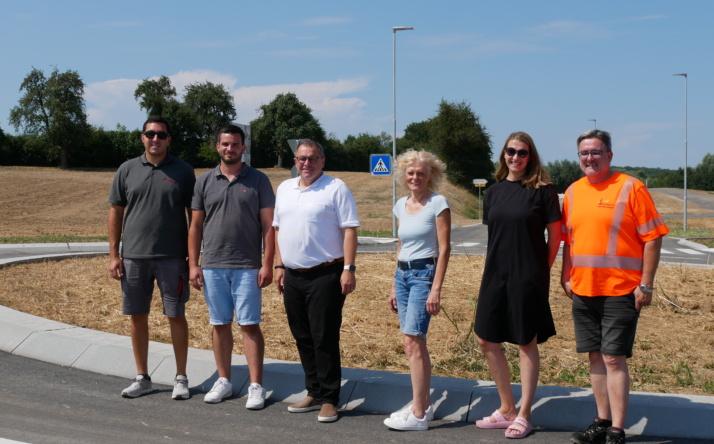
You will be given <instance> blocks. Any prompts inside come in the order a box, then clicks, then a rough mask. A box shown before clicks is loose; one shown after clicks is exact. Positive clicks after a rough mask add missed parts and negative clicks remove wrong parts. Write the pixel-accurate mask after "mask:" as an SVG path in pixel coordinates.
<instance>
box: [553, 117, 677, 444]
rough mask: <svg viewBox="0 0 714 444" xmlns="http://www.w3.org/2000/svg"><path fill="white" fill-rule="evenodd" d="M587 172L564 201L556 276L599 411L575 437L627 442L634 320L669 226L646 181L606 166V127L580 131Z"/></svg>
mask: <svg viewBox="0 0 714 444" xmlns="http://www.w3.org/2000/svg"><path fill="white" fill-rule="evenodd" d="M577 146H578V157H579V159H580V168H581V169H582V171H583V173H585V177H583V178H582V179H580V180H578V181H577V182H575V183H574V184H572V185H571V186H570V187H569V188H568V190H567V191H566V192H565V198H564V200H563V240H564V244H565V245H564V247H563V269H562V274H561V282H562V285H563V289H564V290H565V293H566V294H567V295H568V297H570V298H571V299H572V312H573V322H574V324H575V342H576V348H577V351H578V353H588V358H589V361H590V381H591V384H592V390H593V394H594V396H595V404H596V407H597V416H596V417H595V420H594V421H593V423H592V424H591V425H590V426H589V427H588V428H587V429H586V430H584V431H579V432H575V433H573V435H572V438H571V439H572V441H573V442H576V443H578V444H590V443H607V444H619V443H624V442H625V432H624V428H625V418H626V415H627V405H628V397H629V391H630V377H629V372H628V367H627V358H629V357H631V356H632V349H633V345H634V341H635V331H636V329H637V320H638V318H639V315H640V310H641V309H642V307H646V306H648V305H650V304H651V303H652V293H653V292H654V278H655V273H656V271H657V265H658V264H659V256H660V249H661V247H662V237H663V236H665V235H666V234H667V233H669V229H667V226H666V225H665V224H664V221H663V220H662V218H661V217H660V215H659V212H658V211H657V208H655V205H654V201H653V200H652V196H650V193H649V192H648V191H647V188H646V187H645V185H644V184H643V183H642V182H640V181H639V180H637V179H635V178H634V177H630V176H627V175H625V174H622V173H617V172H615V171H613V170H612V169H611V168H610V162H611V161H612V142H611V139H610V134H609V133H607V132H605V131H600V130H597V129H595V130H591V131H588V132H586V133H585V134H583V135H581V136H580V137H579V138H578V142H577Z"/></svg>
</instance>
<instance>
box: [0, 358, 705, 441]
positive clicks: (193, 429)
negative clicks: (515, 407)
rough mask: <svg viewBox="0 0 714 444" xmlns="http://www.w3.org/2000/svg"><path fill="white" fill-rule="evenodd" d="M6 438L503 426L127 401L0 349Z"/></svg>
mask: <svg viewBox="0 0 714 444" xmlns="http://www.w3.org/2000/svg"><path fill="white" fill-rule="evenodd" d="M0 374H2V375H3V383H2V385H1V386H0V387H1V388H0V394H1V395H2V396H0V412H2V413H0V442H1V441H2V438H6V439H10V440H17V441H21V442H33V443H39V442H43V443H98V442H102V443H127V442H165V443H169V442H170V443H199V442H200V443H213V442H216V443H218V442H220V443H224V442H251V443H277V442H287V443H308V442H309V443H323V442H325V443H327V442H329V443H334V442H345V443H382V442H393V443H430V444H433V443H442V442H444V443H446V442H474V443H505V442H511V443H512V440H509V439H506V438H505V437H504V436H503V431H502V430H480V429H477V428H476V426H474V425H473V424H472V423H464V422H451V421H443V420H442V421H433V422H432V423H431V425H432V427H431V428H430V429H429V430H428V431H426V432H397V431H391V430H389V429H387V428H386V427H385V426H384V425H383V424H382V421H383V419H384V418H385V415H383V414H370V413H365V412H360V411H350V412H345V413H344V414H343V415H342V416H341V418H340V419H339V420H338V421H337V422H335V423H332V424H321V423H318V422H317V418H316V416H317V413H316V412H311V413H305V414H291V413H288V411H287V408H286V404H283V403H280V402H275V403H268V404H267V405H266V408H265V409H263V410H261V411H249V410H246V409H245V408H244V405H245V401H244V400H242V399H240V398H231V399H228V400H227V401H225V402H223V403H221V404H215V405H213V404H206V403H204V402H203V396H202V394H200V393H197V392H196V391H195V390H194V391H193V393H192V395H193V398H191V399H189V400H187V401H173V400H171V399H170V395H171V391H170V388H169V387H159V388H160V390H159V391H158V392H156V393H154V394H151V395H147V396H144V397H141V398H138V399H124V398H122V397H121V396H120V394H119V393H120V392H121V390H122V389H123V388H124V386H126V385H127V380H125V379H122V378H117V377H113V376H104V375H99V374H95V373H89V372H84V371H81V370H77V369H70V368H67V367H60V366H56V365H53V364H48V363H44V362H40V361H36V360H33V359H29V358H24V357H20V356H17V355H12V354H7V353H4V352H0ZM571 433H572V432H571V431H557V430H556V431H554V430H537V431H536V432H535V433H534V434H533V435H531V436H530V437H528V439H527V442H528V443H529V444H545V443H566V442H569V437H570V434H571ZM705 442H710V443H711V442H712V441H706V440H691V439H681V438H653V437H633V438H630V439H628V443H652V444H657V443H662V444H664V443H668V444H704V443H705Z"/></svg>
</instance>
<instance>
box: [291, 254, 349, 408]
mask: <svg viewBox="0 0 714 444" xmlns="http://www.w3.org/2000/svg"><path fill="white" fill-rule="evenodd" d="M342 271H343V264H342V263H337V264H334V265H330V266H327V267H323V268H318V269H316V270H312V271H308V272H306V273H300V272H298V271H295V270H290V269H287V270H285V281H284V284H285V288H284V291H283V302H284V304H285V311H286V312H287V315H288V324H289V325H290V331H291V332H292V334H293V337H294V338H295V343H296V344H297V348H298V352H299V353H300V362H301V363H302V368H303V371H304V372H305V388H306V389H307V394H308V395H309V396H312V397H313V398H315V399H317V400H318V401H320V402H321V403H330V404H333V405H335V406H337V405H338V404H339V400H340V384H341V381H342V368H341V363H340V326H341V325H342V307H343V306H344V304H345V295H343V294H342V286H341V285H340V277H341V276H342Z"/></svg>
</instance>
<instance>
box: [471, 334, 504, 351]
mask: <svg viewBox="0 0 714 444" xmlns="http://www.w3.org/2000/svg"><path fill="white" fill-rule="evenodd" d="M476 338H477V339H478V345H479V347H480V348H481V352H482V353H483V354H484V355H486V354H489V353H494V352H497V351H499V350H501V344H498V343H496V342H489V341H486V340H485V339H481V338H479V337H478V336H477V337H476Z"/></svg>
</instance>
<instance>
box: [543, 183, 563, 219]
mask: <svg viewBox="0 0 714 444" xmlns="http://www.w3.org/2000/svg"><path fill="white" fill-rule="evenodd" d="M540 195H541V200H542V205H543V222H545V224H546V225H548V224H552V223H553V222H558V221H559V220H562V219H563V216H562V214H561V212H560V200H559V199H558V192H557V191H555V186H553V185H552V184H550V185H547V186H545V187H541V192H540Z"/></svg>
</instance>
